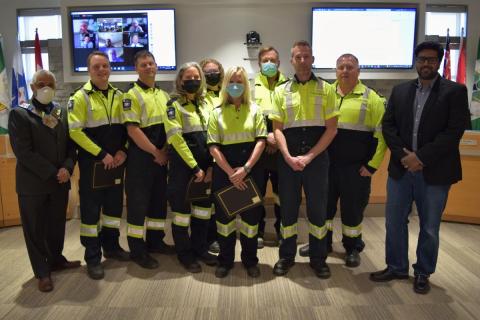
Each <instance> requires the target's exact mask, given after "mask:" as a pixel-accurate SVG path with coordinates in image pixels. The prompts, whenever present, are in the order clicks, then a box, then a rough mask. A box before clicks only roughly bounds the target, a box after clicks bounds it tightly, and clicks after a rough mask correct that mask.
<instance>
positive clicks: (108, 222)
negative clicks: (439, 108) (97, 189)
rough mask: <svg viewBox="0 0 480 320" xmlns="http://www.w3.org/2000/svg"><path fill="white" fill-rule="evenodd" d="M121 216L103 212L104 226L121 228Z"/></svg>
mask: <svg viewBox="0 0 480 320" xmlns="http://www.w3.org/2000/svg"><path fill="white" fill-rule="evenodd" d="M120 220H121V219H120V217H112V216H108V215H106V214H102V228H104V227H107V228H112V229H120Z"/></svg>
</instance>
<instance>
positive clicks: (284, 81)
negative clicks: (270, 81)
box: [277, 78, 290, 86]
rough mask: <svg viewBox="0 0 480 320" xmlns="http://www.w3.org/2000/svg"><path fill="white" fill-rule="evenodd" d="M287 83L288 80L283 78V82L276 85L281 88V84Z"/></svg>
mask: <svg viewBox="0 0 480 320" xmlns="http://www.w3.org/2000/svg"><path fill="white" fill-rule="evenodd" d="M288 81H290V78H285V80H283V81H280V82H279V83H277V86H281V85H282V84H285V83H287V82H288Z"/></svg>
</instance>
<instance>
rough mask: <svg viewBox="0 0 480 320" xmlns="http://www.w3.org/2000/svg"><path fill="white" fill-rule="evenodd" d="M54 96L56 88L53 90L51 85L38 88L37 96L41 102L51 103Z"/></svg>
mask: <svg viewBox="0 0 480 320" xmlns="http://www.w3.org/2000/svg"><path fill="white" fill-rule="evenodd" d="M54 96H55V90H53V89H52V88H50V87H43V88H42V89H38V90H37V94H36V95H35V98H36V99H37V100H38V102H40V103H41V104H49V103H50V102H52V100H53V97H54Z"/></svg>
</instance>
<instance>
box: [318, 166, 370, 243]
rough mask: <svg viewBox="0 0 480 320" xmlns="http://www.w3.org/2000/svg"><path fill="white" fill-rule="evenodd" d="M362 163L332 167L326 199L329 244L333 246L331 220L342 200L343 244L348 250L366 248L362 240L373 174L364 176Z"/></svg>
mask: <svg viewBox="0 0 480 320" xmlns="http://www.w3.org/2000/svg"><path fill="white" fill-rule="evenodd" d="M361 166H362V165H361V164H351V165H343V166H335V165H332V166H330V169H329V186H328V201H327V221H328V223H327V225H329V226H330V227H329V230H328V234H327V244H328V245H332V234H333V228H332V227H331V226H332V220H333V218H334V217H335V214H336V212H337V204H338V200H339V199H340V213H341V219H342V234H343V236H342V243H343V246H344V248H345V250H346V251H347V252H351V251H352V250H357V251H359V252H361V251H362V250H363V248H364V247H365V243H364V242H363V240H362V233H361V226H362V221H363V212H364V211H365V207H366V206H367V204H368V200H369V197H370V184H371V178H370V177H362V176H361V175H360V173H359V171H360V168H361Z"/></svg>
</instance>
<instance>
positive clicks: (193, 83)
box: [183, 80, 201, 93]
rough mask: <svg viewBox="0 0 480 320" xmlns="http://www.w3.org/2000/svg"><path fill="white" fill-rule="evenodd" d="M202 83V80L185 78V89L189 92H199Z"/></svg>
mask: <svg viewBox="0 0 480 320" xmlns="http://www.w3.org/2000/svg"><path fill="white" fill-rule="evenodd" d="M200 84H201V81H200V80H184V81H183V90H185V91H187V92H188V93H197V91H198V89H199V88H200Z"/></svg>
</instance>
